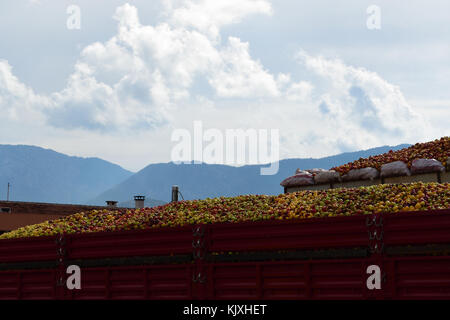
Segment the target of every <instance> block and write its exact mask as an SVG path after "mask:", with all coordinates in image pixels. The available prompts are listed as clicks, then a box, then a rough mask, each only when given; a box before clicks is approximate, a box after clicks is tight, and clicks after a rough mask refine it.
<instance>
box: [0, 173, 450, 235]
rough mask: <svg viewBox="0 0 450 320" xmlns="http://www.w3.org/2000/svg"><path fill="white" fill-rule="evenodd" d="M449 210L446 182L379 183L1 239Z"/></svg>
mask: <svg viewBox="0 0 450 320" xmlns="http://www.w3.org/2000/svg"><path fill="white" fill-rule="evenodd" d="M448 208H450V184H449V183H442V184H439V183H422V182H417V183H411V184H396V185H389V184H380V185H374V186H370V187H362V188H352V189H345V188H342V189H330V190H321V191H300V192H295V193H287V194H281V195H278V196H265V195H244V196H238V197H232V198H225V197H220V198H214V199H205V200H193V201H180V202H175V203H169V204H166V205H164V206H159V207H155V208H145V209H139V210H134V209H130V210H117V211H109V210H108V209H104V210H93V211H89V212H81V213H77V214H74V215H70V216H68V217H65V218H62V219H57V220H53V221H46V222H43V223H40V224H36V225H30V226H26V227H23V228H19V229H17V230H13V231H11V232H8V233H4V234H3V235H1V236H0V239H6V238H20V237H38V236H45V235H57V234H59V233H66V234H70V233H85V232H100V231H116V230H133V229H148V228H161V227H164V228H170V227H175V226H184V225H189V224H207V223H208V224H209V223H219V222H243V221H259V220H274V219H276V220H278V219H280V220H281V219H283V220H284V219H307V218H313V217H328V216H333V217H334V216H348V215H360V214H371V213H376V212H386V213H394V212H399V211H416V210H435V209H448Z"/></svg>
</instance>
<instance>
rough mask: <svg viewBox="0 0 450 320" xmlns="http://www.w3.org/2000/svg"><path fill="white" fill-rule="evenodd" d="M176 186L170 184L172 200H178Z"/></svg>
mask: <svg viewBox="0 0 450 320" xmlns="http://www.w3.org/2000/svg"><path fill="white" fill-rule="evenodd" d="M178 192H179V191H178V186H172V202H177V201H178Z"/></svg>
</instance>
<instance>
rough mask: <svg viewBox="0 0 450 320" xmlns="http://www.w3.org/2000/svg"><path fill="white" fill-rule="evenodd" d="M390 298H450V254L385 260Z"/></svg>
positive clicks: (387, 289) (388, 296) (387, 295)
mask: <svg viewBox="0 0 450 320" xmlns="http://www.w3.org/2000/svg"><path fill="white" fill-rule="evenodd" d="M384 268H385V270H386V273H387V279H388V284H387V288H386V291H387V292H386V294H385V297H386V298H393V299H446V300H448V299H450V256H427V257H392V258H386V259H384Z"/></svg>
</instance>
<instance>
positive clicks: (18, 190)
mask: <svg viewBox="0 0 450 320" xmlns="http://www.w3.org/2000/svg"><path fill="white" fill-rule="evenodd" d="M132 174H133V173H132V172H130V171H128V170H125V169H123V168H122V167H120V166H118V165H116V164H113V163H111V162H108V161H105V160H101V159H98V158H80V157H72V156H67V155H64V154H61V153H58V152H55V151H53V150H49V149H44V148H40V147H35V146H25V145H0V199H2V200H3V199H6V197H7V184H8V182H9V183H10V184H11V187H10V197H9V200H13V201H31V202H52V203H84V202H86V200H88V199H90V198H92V197H93V196H94V195H97V194H100V193H101V192H103V191H105V190H107V189H109V188H112V187H114V186H115V185H117V184H119V183H121V182H123V181H124V180H126V179H127V178H129V177H131V175H132Z"/></svg>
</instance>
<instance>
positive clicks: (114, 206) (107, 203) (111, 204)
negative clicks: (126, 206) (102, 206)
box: [106, 200, 117, 208]
mask: <svg viewBox="0 0 450 320" xmlns="http://www.w3.org/2000/svg"><path fill="white" fill-rule="evenodd" d="M106 205H107V206H108V207H110V208H116V207H117V201H112V200H107V201H106Z"/></svg>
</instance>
